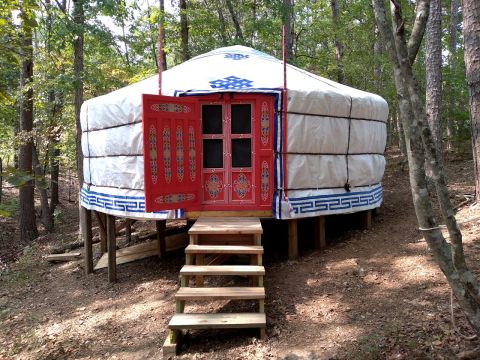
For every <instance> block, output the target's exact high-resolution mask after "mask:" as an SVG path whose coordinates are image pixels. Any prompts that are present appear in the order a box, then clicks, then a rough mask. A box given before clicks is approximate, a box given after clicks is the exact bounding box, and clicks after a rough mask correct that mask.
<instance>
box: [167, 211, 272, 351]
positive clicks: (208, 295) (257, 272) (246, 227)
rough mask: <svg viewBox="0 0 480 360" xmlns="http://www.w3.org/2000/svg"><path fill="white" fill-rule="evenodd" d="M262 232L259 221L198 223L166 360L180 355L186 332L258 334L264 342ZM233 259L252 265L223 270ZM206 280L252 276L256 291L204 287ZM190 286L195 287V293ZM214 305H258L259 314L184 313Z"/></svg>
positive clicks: (182, 274) (206, 220)
mask: <svg viewBox="0 0 480 360" xmlns="http://www.w3.org/2000/svg"><path fill="white" fill-rule="evenodd" d="M262 232H263V230H262V225H261V223H260V220H259V219H258V218H225V217H222V218H199V219H198V220H197V221H196V222H195V224H194V225H193V226H192V228H191V229H190V230H189V232H188V233H189V237H190V244H189V245H188V246H187V248H186V249H185V258H186V264H185V266H183V268H182V269H181V270H180V285H181V287H180V289H179V290H178V292H177V294H176V295H175V303H176V314H175V315H174V316H173V317H172V319H171V320H170V323H169V324H168V328H169V332H168V336H167V339H166V340H165V343H164V345H163V355H164V358H168V357H170V356H173V355H175V354H176V353H177V348H178V343H179V340H180V335H181V331H182V330H191V329H227V328H237V329H238V328H258V329H260V338H262V339H263V338H265V326H266V317H265V289H264V287H263V277H264V276H265V268H264V267H263V266H262V256H263V247H262V246H261V235H262ZM233 255H242V256H249V257H250V264H249V265H218V262H223V261H226V260H228V258H229V257H230V256H233ZM206 256H210V257H211V258H212V259H211V261H210V262H208V265H205V263H206V261H205V260H206ZM211 264H215V265H211ZM204 276H248V277H250V278H251V285H252V286H244V287H203V284H204ZM192 278H194V279H192ZM191 280H194V281H191ZM191 282H192V283H194V284H195V285H196V287H191V286H190V284H191ZM215 300H250V301H251V300H254V301H258V304H259V305H258V312H254V313H213V314H199V313H185V311H184V310H185V302H186V301H215Z"/></svg>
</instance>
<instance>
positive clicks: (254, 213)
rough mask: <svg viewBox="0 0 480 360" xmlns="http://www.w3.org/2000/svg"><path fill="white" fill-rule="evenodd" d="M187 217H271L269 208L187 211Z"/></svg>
mask: <svg viewBox="0 0 480 360" xmlns="http://www.w3.org/2000/svg"><path fill="white" fill-rule="evenodd" d="M185 217H186V218H187V219H198V218H201V217H259V218H271V217H272V211H271V210H246V211H245V210H240V211H187V212H186V213H185Z"/></svg>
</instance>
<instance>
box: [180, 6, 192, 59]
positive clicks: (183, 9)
mask: <svg viewBox="0 0 480 360" xmlns="http://www.w3.org/2000/svg"><path fill="white" fill-rule="evenodd" d="M179 6H180V37H181V48H182V60H183V61H187V60H189V59H190V49H189V45H188V16H187V0H180V4H179Z"/></svg>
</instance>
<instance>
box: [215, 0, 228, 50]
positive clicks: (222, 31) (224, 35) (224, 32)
mask: <svg viewBox="0 0 480 360" xmlns="http://www.w3.org/2000/svg"><path fill="white" fill-rule="evenodd" d="M222 8H223V3H222V1H220V4H218V7H217V12H218V21H219V22H220V36H221V38H222V45H223V46H227V45H228V38H227V27H226V26H225V16H224V15H223V10H222Z"/></svg>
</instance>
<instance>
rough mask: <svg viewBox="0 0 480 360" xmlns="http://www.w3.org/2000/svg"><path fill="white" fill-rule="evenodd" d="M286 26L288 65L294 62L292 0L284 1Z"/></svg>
mask: <svg viewBox="0 0 480 360" xmlns="http://www.w3.org/2000/svg"><path fill="white" fill-rule="evenodd" d="M283 11H284V14H285V15H284V25H285V56H286V60H287V63H291V62H292V61H293V3H292V0H283Z"/></svg>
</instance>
